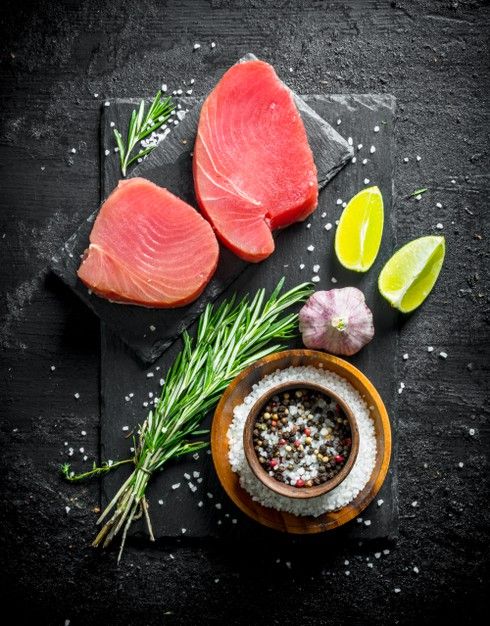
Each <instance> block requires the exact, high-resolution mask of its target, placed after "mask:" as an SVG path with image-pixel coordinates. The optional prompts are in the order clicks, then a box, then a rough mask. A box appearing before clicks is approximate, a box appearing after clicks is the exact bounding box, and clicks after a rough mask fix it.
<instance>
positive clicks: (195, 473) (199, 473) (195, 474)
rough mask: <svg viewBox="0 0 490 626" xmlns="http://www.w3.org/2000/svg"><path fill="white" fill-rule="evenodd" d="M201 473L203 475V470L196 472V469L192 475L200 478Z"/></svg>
mask: <svg viewBox="0 0 490 626" xmlns="http://www.w3.org/2000/svg"><path fill="white" fill-rule="evenodd" d="M200 475H201V472H196V471H195V470H194V471H193V472H192V476H193V477H194V478H199V476H200Z"/></svg>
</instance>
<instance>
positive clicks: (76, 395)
mask: <svg viewBox="0 0 490 626" xmlns="http://www.w3.org/2000/svg"><path fill="white" fill-rule="evenodd" d="M73 396H74V398H75V399H76V400H78V399H79V398H80V394H79V393H78V391H77V392H76V393H74V394H73Z"/></svg>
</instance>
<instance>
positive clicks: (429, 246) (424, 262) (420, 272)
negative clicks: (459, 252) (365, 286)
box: [378, 236, 446, 313]
mask: <svg viewBox="0 0 490 626" xmlns="http://www.w3.org/2000/svg"><path fill="white" fill-rule="evenodd" d="M445 252H446V243H445V239H444V237H434V236H430V237H420V238H419V239H414V240H413V241H410V242H409V243H407V244H405V245H404V246H403V248H400V250H398V251H397V252H395V254H394V255H393V256H392V257H391V259H390V260H389V261H388V262H387V263H386V265H385V266H384V267H383V269H382V270H381V274H380V275H379V278H378V287H379V290H380V292H381V294H382V295H383V296H384V297H385V298H386V299H387V300H388V302H389V303H390V304H391V305H393V306H394V307H395V308H396V309H398V310H399V311H401V312H402V313H410V311H413V310H414V309H416V308H417V307H418V306H420V305H421V304H422V302H423V301H424V300H425V299H426V298H427V296H428V295H429V293H430V292H431V290H432V287H433V286H434V284H435V282H436V280H437V277H438V276H439V272H440V271H441V267H442V262H443V261H444V254H445Z"/></svg>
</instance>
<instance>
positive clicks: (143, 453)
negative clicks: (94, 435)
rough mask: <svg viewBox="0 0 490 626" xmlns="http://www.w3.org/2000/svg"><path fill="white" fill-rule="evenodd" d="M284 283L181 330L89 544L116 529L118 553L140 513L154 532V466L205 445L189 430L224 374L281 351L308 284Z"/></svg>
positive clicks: (195, 427)
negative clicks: (129, 465) (287, 286)
mask: <svg viewBox="0 0 490 626" xmlns="http://www.w3.org/2000/svg"><path fill="white" fill-rule="evenodd" d="M283 284H284V278H283V279H282V280H281V281H280V282H279V284H278V285H277V287H276V288H275V290H274V291H273V293H272V294H271V295H270V297H269V298H268V299H267V300H266V298H265V290H264V289H260V290H259V291H257V293H256V294H255V296H254V297H253V298H252V299H251V300H250V299H249V298H248V297H246V298H243V299H242V300H240V301H238V302H237V301H236V300H235V298H234V297H233V298H231V299H230V300H226V301H224V302H223V303H222V304H220V305H219V306H213V305H211V304H208V306H207V307H206V309H205V310H204V313H202V315H201V316H200V318H199V321H198V324H197V332H196V336H195V338H194V339H192V338H191V337H190V335H189V334H188V333H187V332H184V333H183V334H182V342H183V348H182V351H181V352H180V354H179V355H178V356H177V358H176V359H175V361H174V362H173V364H172V366H171V367H170V369H169V371H168V373H167V376H166V379H165V384H164V386H163V388H162V393H161V396H160V398H159V399H158V401H157V403H156V405H155V407H154V409H152V410H151V411H150V412H149V413H148V416H147V418H146V420H145V421H144V423H143V425H142V426H140V428H139V432H138V434H139V440H138V443H137V445H136V446H135V453H134V457H133V459H128V461H132V462H133V463H134V465H135V468H134V469H133V472H132V474H131V475H130V476H129V478H127V480H126V481H125V482H124V483H123V484H122V486H121V488H120V489H119V491H118V492H117V493H116V494H115V496H114V497H113V499H112V500H111V502H110V503H109V504H108V505H107V507H106V509H105V510H104V512H103V513H102V515H101V516H100V518H99V520H98V523H99V524H100V523H101V522H103V521H104V520H106V519H107V518H108V519H107V521H106V522H105V524H104V526H103V527H102V528H101V530H100V532H99V534H98V535H97V537H96V538H95V540H94V542H93V544H92V545H94V546H99V545H102V546H103V547H105V546H107V545H108V544H109V543H110V542H111V541H112V539H113V538H114V537H115V536H116V535H120V536H121V547H120V550H119V556H118V560H120V558H121V555H122V551H123V549H124V544H125V541H126V535H127V532H128V530H129V528H130V526H131V524H132V522H133V520H134V519H136V518H138V517H140V516H141V515H143V516H144V518H145V521H146V525H147V527H148V532H149V534H150V538H151V539H153V531H152V526H151V522H150V516H149V513H148V502H147V500H146V495H145V494H146V489H147V485H148V482H149V480H150V477H151V475H152V474H153V472H155V471H156V470H159V469H161V468H162V467H163V466H164V465H165V463H167V461H169V460H170V459H172V458H176V457H179V456H182V455H184V454H188V453H190V452H195V451H196V450H199V449H200V448H203V447H204V446H207V445H208V444H207V443H206V442H205V441H202V440H199V439H198V440H196V439H195V438H194V437H196V436H197V437H200V436H202V435H203V434H205V433H206V432H207V431H203V430H201V429H200V424H201V422H202V420H203V418H204V417H205V416H206V414H207V413H208V412H209V411H210V410H211V409H212V408H213V407H214V406H215V404H216V403H217V402H218V400H219V397H220V396H221V394H222V393H223V391H224V390H225V388H226V387H227V386H228V384H229V383H230V381H231V380H232V379H233V378H234V377H235V376H236V375H237V374H239V373H240V372H241V371H242V370H243V369H245V368H246V367H248V366H249V365H251V364H252V363H254V362H255V361H256V360H257V359H260V358H262V357H264V356H266V355H267V354H271V353H272V352H276V351H277V350H280V349H281V348H282V347H284V342H285V341H286V340H288V339H290V338H291V337H293V336H294V335H295V334H296V328H297V317H298V316H297V314H296V313H293V312H289V313H286V314H283V312H284V311H285V310H286V309H289V308H290V307H291V306H294V305H296V304H298V303H300V302H303V301H304V300H305V299H306V298H307V297H308V296H309V295H310V294H311V289H310V286H309V285H308V284H307V283H304V284H302V285H298V286H297V287H294V288H293V289H291V290H290V291H287V292H285V293H283V294H282V295H281V290H282V287H283ZM119 463H121V461H119ZM113 466H116V463H114V464H113ZM105 471H107V465H104V466H102V468H96V467H94V468H93V470H92V471H91V472H86V473H85V475H84V477H87V476H89V475H97V474H99V473H103V472H105ZM63 472H64V474H65V476H66V477H67V478H68V479H69V480H71V481H75V480H78V479H79V478H80V476H77V475H74V474H72V473H71V472H70V471H69V469H68V470H67V469H64V470H63Z"/></svg>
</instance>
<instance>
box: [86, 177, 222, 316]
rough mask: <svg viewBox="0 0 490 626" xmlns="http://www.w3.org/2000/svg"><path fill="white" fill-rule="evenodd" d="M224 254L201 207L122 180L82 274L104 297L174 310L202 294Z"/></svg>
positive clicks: (104, 210)
mask: <svg viewBox="0 0 490 626" xmlns="http://www.w3.org/2000/svg"><path fill="white" fill-rule="evenodd" d="M218 254H219V246H218V242H217V240H216V237H215V235H214V233H213V230H212V228H211V226H210V225H209V224H208V222H206V220H205V219H203V218H202V217H201V216H200V215H199V213H198V212H197V211H196V210H195V209H193V208H192V207H191V206H189V205H188V204H186V203H185V202H183V201H182V200H180V199H179V198H177V197H176V196H174V195H173V194H171V193H170V192H169V191H167V189H163V188H162V187H158V186H157V185H154V184H153V183H151V182H150V181H148V180H145V179H144V178H133V179H130V180H124V181H121V182H120V183H119V185H118V186H117V187H116V189H115V190H114V191H113V192H112V193H111V195H110V196H109V197H108V198H107V200H106V201H105V202H104V204H103V205H102V207H101V209H100V212H99V214H98V216H97V219H96V220H95V223H94V227H93V229H92V232H91V233H90V246H89V248H88V249H87V250H86V251H85V256H84V259H83V261H82V264H81V265H80V268H79V269H78V276H79V278H80V280H82V281H83V282H84V283H85V285H86V286H87V287H89V288H90V289H91V290H92V291H93V292H94V293H96V294H97V295H99V296H102V297H103V298H108V299H110V300H114V301H116V302H123V303H130V304H137V305H140V306H146V307H155V308H172V307H178V306H183V305H184V304H188V303H189V302H192V301H193V300H195V299H196V298H197V297H198V296H199V295H200V294H201V292H202V291H203V289H204V287H205V286H206V285H207V283H208V282H209V280H210V278H211V276H212V275H213V273H214V270H215V269H216V265H217V263H218Z"/></svg>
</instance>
